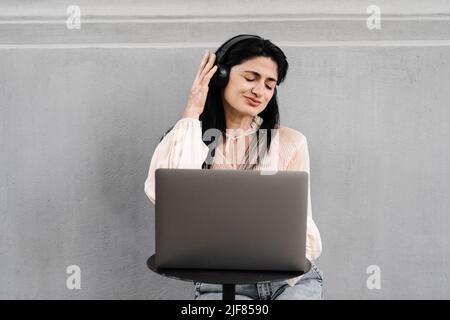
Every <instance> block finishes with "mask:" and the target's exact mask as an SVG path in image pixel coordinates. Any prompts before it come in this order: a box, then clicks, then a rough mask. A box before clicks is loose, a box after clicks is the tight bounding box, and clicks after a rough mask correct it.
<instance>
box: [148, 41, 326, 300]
mask: <svg viewBox="0 0 450 320" xmlns="http://www.w3.org/2000/svg"><path fill="white" fill-rule="evenodd" d="M216 57H217V60H216ZM217 70H219V72H216V71H217ZM287 70H288V62H287V60H286V56H285V55H284V53H283V52H282V51H281V49H280V48H278V47H277V46H275V45H274V44H273V43H272V42H271V41H270V40H267V39H263V38H260V37H259V36H253V35H239V36H235V37H233V38H231V39H229V40H228V41H226V42H225V43H224V44H222V45H221V46H220V47H219V48H218V49H217V51H216V53H210V52H209V51H208V50H206V51H205V55H204V57H203V59H202V61H201V63H200V66H199V68H198V71H197V75H196V77H195V80H194V83H193V85H192V88H191V92H190V96H189V99H188V103H187V105H186V107H185V109H184V111H183V113H182V117H181V119H180V120H178V122H177V123H176V124H175V125H174V126H173V127H172V128H170V129H169V130H168V131H167V132H166V133H165V134H164V136H163V137H162V138H161V140H160V143H159V144H158V146H157V147H156V149H155V152H154V154H153V157H152V160H151V162H150V168H149V172H148V177H147V180H146V181H145V193H146V194H147V196H148V197H149V199H150V200H151V201H152V202H153V203H155V189H154V188H155V170H156V169H157V168H185V169H187V168H192V169H236V170H266V169H270V168H272V169H273V168H275V170H297V171H306V172H308V173H309V152H308V144H307V140H306V137H305V136H304V135H303V134H302V133H300V132H299V131H297V130H294V129H291V128H288V127H285V126H283V125H280V124H279V112H278V103H277V97H276V86H277V85H279V84H280V83H281V82H283V81H284V78H285V77H286V74H287ZM264 129H265V130H264ZM211 130H213V131H214V132H219V133H220V134H219V135H214V134H213V136H214V137H215V138H218V139H211V134H209V133H210V132H211ZM263 135H264V136H263ZM263 138H264V141H265V143H261V141H263ZM216 140H217V141H216ZM261 145H263V147H259V146H261ZM257 146H258V147H257ZM255 150H258V151H255ZM321 251H322V244H321V239H320V233H319V230H318V229H317V226H316V225H315V223H314V221H313V219H312V214H311V195H310V194H309V197H308V215H307V239H306V257H307V258H308V259H309V260H310V261H311V263H312V267H311V269H310V270H309V271H308V272H307V273H305V274H303V275H302V276H300V277H297V278H292V279H286V280H283V281H274V282H261V283H257V284H249V285H236V299H322V298H323V293H322V281H323V274H322V272H321V271H320V270H319V269H318V267H317V266H316V265H315V263H314V261H315V259H317V258H318V257H319V256H320V254H321ZM221 290H222V286H221V285H214V284H207V283H195V299H219V300H220V299H222V291H221Z"/></svg>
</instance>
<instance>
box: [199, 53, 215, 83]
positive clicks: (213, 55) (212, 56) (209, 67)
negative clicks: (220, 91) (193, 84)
mask: <svg viewBox="0 0 450 320" xmlns="http://www.w3.org/2000/svg"><path fill="white" fill-rule="evenodd" d="M215 58H216V55H215V54H214V53H211V54H210V55H209V60H208V63H207V64H206V66H205V67H204V68H203V70H202V72H201V73H200V78H199V79H200V81H203V78H204V77H205V75H206V74H207V73H208V72H209V71H210V70H211V67H212V65H213V64H214V60H215Z"/></svg>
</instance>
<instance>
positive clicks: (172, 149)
mask: <svg viewBox="0 0 450 320" xmlns="http://www.w3.org/2000/svg"><path fill="white" fill-rule="evenodd" d="M208 151H209V148H208V146H207V145H206V144H205V143H204V142H203V140H202V127H201V121H200V120H199V119H196V118H190V117H186V118H181V119H180V120H178V122H177V123H176V124H175V126H174V127H173V128H172V130H170V131H169V132H168V133H167V134H166V135H165V136H164V138H163V139H162V140H161V142H160V143H159V144H158V145H157V146H156V149H155V151H154V153H153V156H152V159H151V161H150V167H149V170H148V176H147V179H146V180H145V184H144V190H145V194H146V195H147V197H148V198H149V199H150V201H151V202H152V203H153V204H155V201H156V199H155V171H156V169H158V168H179V169H201V168H202V164H203V162H204V161H205V159H206V157H207V155H208Z"/></svg>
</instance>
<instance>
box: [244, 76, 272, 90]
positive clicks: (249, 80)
mask: <svg viewBox="0 0 450 320" xmlns="http://www.w3.org/2000/svg"><path fill="white" fill-rule="evenodd" d="M244 79H245V80H247V81H248V82H252V81H255V79H247V78H245V77H244ZM266 88H267V89H269V90H273V88H271V87H269V86H267V85H266Z"/></svg>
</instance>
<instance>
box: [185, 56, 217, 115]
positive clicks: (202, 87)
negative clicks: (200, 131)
mask: <svg viewBox="0 0 450 320" xmlns="http://www.w3.org/2000/svg"><path fill="white" fill-rule="evenodd" d="M215 59H216V55H215V54H214V53H211V52H210V51H209V50H208V49H207V50H205V54H204V56H203V59H202V62H201V63H200V66H199V68H198V71H197V75H196V77H195V79H194V83H193V84H192V88H191V92H190V95H189V99H188V102H187V105H186V107H185V109H184V112H183V116H182V117H183V118H186V117H191V118H196V119H198V118H199V117H200V115H201V114H202V112H203V110H204V108H205V103H206V97H207V95H208V90H209V87H208V84H209V81H210V80H211V78H212V76H213V75H214V73H215V72H216V70H217V65H214V60H215ZM213 65H214V66H213Z"/></svg>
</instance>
